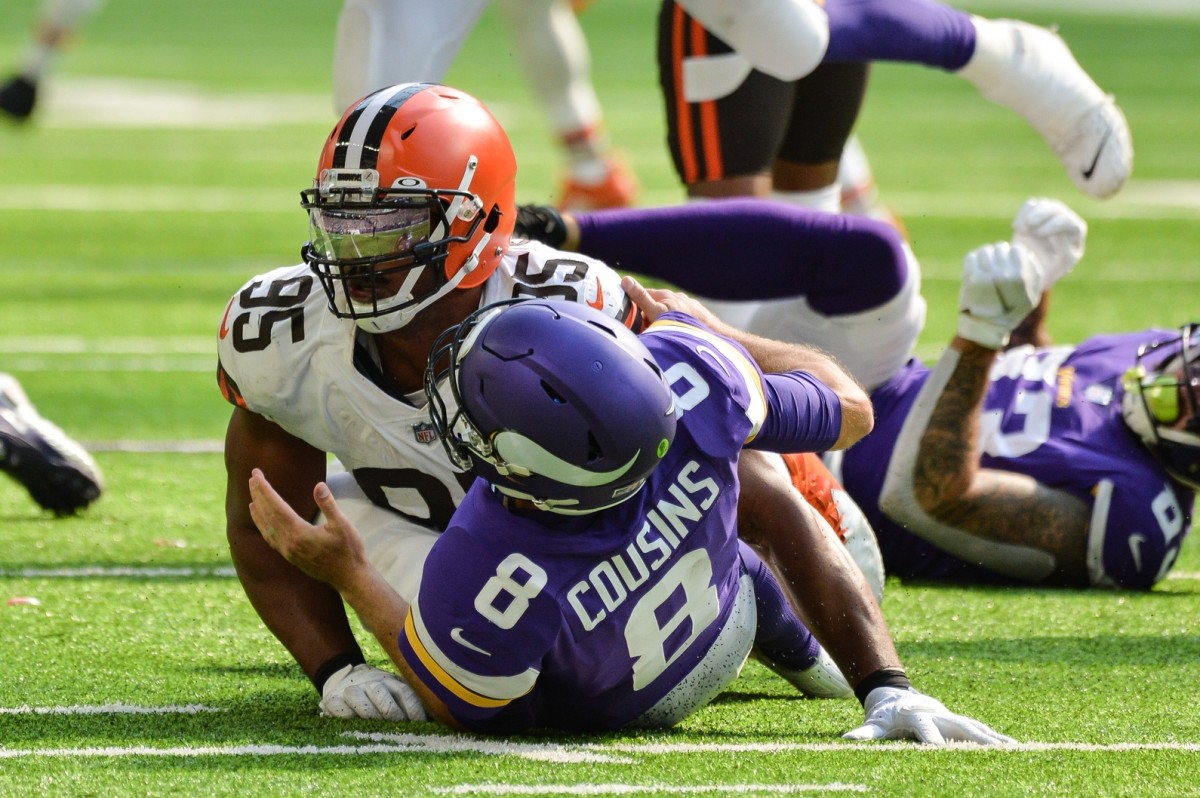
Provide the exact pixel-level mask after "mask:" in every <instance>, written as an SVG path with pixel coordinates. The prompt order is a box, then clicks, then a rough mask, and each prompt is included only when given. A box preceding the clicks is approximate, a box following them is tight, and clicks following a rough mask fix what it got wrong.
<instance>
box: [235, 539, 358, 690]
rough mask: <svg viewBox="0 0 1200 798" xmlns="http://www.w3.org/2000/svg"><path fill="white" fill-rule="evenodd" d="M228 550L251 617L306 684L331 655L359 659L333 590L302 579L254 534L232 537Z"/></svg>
mask: <svg viewBox="0 0 1200 798" xmlns="http://www.w3.org/2000/svg"><path fill="white" fill-rule="evenodd" d="M234 541H236V542H234ZM230 551H231V554H232V558H233V563H234V567H235V568H236V570H237V573H238V578H239V579H240V580H241V583H242V588H243V590H245V592H246V596H247V598H249V599H250V603H251V605H252V606H253V607H254V610H255V612H257V613H258V616H259V618H261V619H262V622H263V623H264V624H265V625H266V627H267V628H268V629H269V630H270V631H271V634H273V635H274V636H275V637H276V638H277V639H278V640H279V642H280V643H282V644H283V645H284V647H285V648H286V649H287V650H288V652H289V653H290V654H291V655H292V657H293V658H294V659H295V660H296V662H297V664H299V665H300V668H301V669H302V670H303V671H304V673H305V675H306V676H308V678H309V679H310V680H311V679H314V678H315V676H316V674H317V671H318V670H319V669H320V668H321V666H322V665H323V664H325V663H326V662H328V661H329V660H330V659H331V658H333V657H335V656H339V655H343V654H345V655H351V656H353V655H355V654H357V655H358V656H359V657H360V658H361V650H360V648H359V645H358V642H357V641H356V640H355V639H354V633H353V632H352V631H351V629H350V624H349V622H348V621H347V619H346V612H345V609H344V607H343V604H342V599H341V597H340V596H339V595H338V593H337V591H336V590H334V589H333V588H331V587H329V586H328V585H326V584H324V583H322V582H318V581H316V580H314V579H310V578H309V577H307V576H305V575H304V574H303V573H302V572H301V571H300V570H299V569H297V568H296V567H295V566H293V565H291V564H290V563H288V562H287V561H286V560H284V559H283V557H281V556H280V555H279V554H278V553H277V552H275V551H274V550H273V549H271V548H270V546H268V545H267V544H266V542H265V541H264V540H263V539H262V537H261V536H260V535H259V534H258V531H257V530H254V532H253V533H249V532H247V533H245V534H243V535H241V536H240V537H239V536H236V535H234V536H232V540H231V544H230ZM360 661H361V659H360ZM318 689H319V686H318Z"/></svg>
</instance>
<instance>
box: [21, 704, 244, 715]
mask: <svg viewBox="0 0 1200 798" xmlns="http://www.w3.org/2000/svg"><path fill="white" fill-rule="evenodd" d="M224 711H225V710H223V709H220V708H218V707H206V706H204V705H203V704H185V705H183V706H165V707H142V706H137V705H134V704H122V703H120V702H118V703H116V704H102V705H99V706H69V707H0V715H199V714H201V713H204V712H224Z"/></svg>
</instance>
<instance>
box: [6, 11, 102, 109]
mask: <svg viewBox="0 0 1200 798" xmlns="http://www.w3.org/2000/svg"><path fill="white" fill-rule="evenodd" d="M102 5H103V0H42V2H41V4H40V5H39V6H38V10H37V18H36V19H35V20H34V23H33V31H32V33H31V35H30V37H29V41H28V42H27V43H26V45H25V52H24V55H23V56H22V57H21V61H20V64H19V66H18V68H17V72H16V74H15V75H13V76H12V77H11V78H9V79H8V81H6V82H5V83H4V84H3V85H0V111H3V112H4V113H5V114H7V115H8V116H9V117H11V118H12V119H15V120H17V121H21V120H25V119H28V118H29V117H30V116H31V115H32V114H33V109H34V107H35V106H36V105H37V97H38V86H39V84H40V83H41V81H42V79H43V78H45V76H46V75H47V74H48V73H49V72H50V70H51V69H53V68H54V66H55V64H56V63H57V62H58V58H59V56H60V55H61V54H62V53H63V51H64V50H66V48H67V47H68V46H69V45H70V44H71V42H72V41H73V39H74V38H75V35H76V33H77V32H78V30H79V29H80V28H81V27H82V26H83V24H84V23H85V22H86V21H87V19H88V17H90V16H91V15H92V14H94V13H95V12H96V11H97V10H99V8H100V7H101V6H102Z"/></svg>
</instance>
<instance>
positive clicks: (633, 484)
mask: <svg viewBox="0 0 1200 798" xmlns="http://www.w3.org/2000/svg"><path fill="white" fill-rule="evenodd" d="M625 285H626V290H627V292H628V293H629V294H630V296H632V297H633V298H634V300H635V301H636V302H637V303H638V304H639V306H640V307H641V309H642V310H643V312H644V313H645V314H646V316H647V318H649V319H652V320H653V322H654V323H653V324H651V325H650V327H649V328H648V329H647V330H646V331H645V332H644V333H642V335H641V336H637V335H635V334H633V333H632V332H631V331H629V330H628V329H627V328H626V327H625V326H623V325H622V324H620V323H619V322H618V321H616V320H614V319H612V318H611V317H610V316H607V315H605V314H602V313H600V312H599V311H596V310H594V309H591V308H587V307H585V306H582V305H579V304H574V303H562V302H552V301H546V300H528V299H526V300H512V301H509V302H505V303H502V304H500V305H493V306H487V307H484V308H482V309H481V310H479V311H477V312H476V313H473V314H472V315H471V316H469V317H468V318H467V319H466V320H465V321H464V322H463V323H461V324H459V325H457V326H454V327H451V328H450V329H448V330H447V331H446V332H445V333H444V334H443V335H442V336H441V337H440V338H439V339H438V340H437V342H435V345H434V347H433V350H432V352H431V354H430V358H429V368H428V371H427V372H426V377H425V385H426V393H427V395H428V397H429V401H430V408H431V416H432V418H433V421H434V426H435V427H436V429H437V431H438V434H439V437H440V438H441V439H442V442H443V443H444V445H445V448H446V452H447V454H448V456H449V458H450V460H451V461H453V462H454V463H455V464H456V465H458V466H459V467H460V468H463V469H465V470H467V471H468V472H469V473H471V474H472V475H474V476H476V477H477V480H476V481H475V483H474V484H473V485H472V486H471V488H470V490H469V492H468V494H467V497H466V498H465V499H464V501H463V502H462V504H461V505H460V506H459V509H458V510H457V512H456V513H455V515H454V518H453V519H452V520H451V523H450V525H449V526H448V527H447V529H446V530H445V532H444V533H443V534H442V535H441V537H440V538H439V539H438V541H437V542H436V543H435V545H434V546H433V549H432V550H431V551H430V553H429V555H428V557H427V559H426V562H425V571H426V573H425V578H424V579H423V580H422V582H421V587H420V589H419V591H418V593H417V596H416V597H415V599H414V600H413V601H412V602H411V603H409V602H406V601H405V600H404V599H403V598H401V597H400V596H399V595H398V594H397V593H396V592H395V591H394V590H392V589H391V588H390V586H388V585H387V583H386V581H385V580H383V579H382V578H381V577H380V575H379V574H378V572H377V571H376V570H375V569H374V568H373V566H372V565H371V564H370V562H369V560H368V559H367V558H366V556H365V552H364V549H363V546H362V543H361V540H360V538H359V537H358V535H357V533H356V532H355V531H354V528H353V526H352V525H351V524H350V523H349V522H348V521H347V520H346V519H345V518H344V517H343V516H341V515H340V513H339V511H338V510H337V507H336V504H335V503H334V502H333V500H332V498H331V495H330V493H329V491H328V490H327V489H325V488H324V487H323V486H319V487H318V489H317V492H316V494H315V498H316V500H317V501H318V503H319V504H320V505H321V507H322V510H323V511H324V512H325V515H326V517H327V518H328V519H329V522H328V523H326V524H323V525H319V526H317V525H312V524H309V523H308V522H306V521H304V520H303V519H301V518H300V517H299V516H298V515H296V513H295V512H294V511H293V510H292V509H291V508H290V507H289V506H288V505H287V504H286V503H285V502H283V501H282V500H281V499H280V498H279V497H278V496H277V495H275V494H274V492H273V491H272V490H271V489H270V486H269V483H267V482H266V480H265V478H264V477H263V475H262V473H261V472H258V471H256V472H255V473H254V475H253V476H252V478H251V480H250V491H251V495H252V504H251V506H250V510H251V513H252V514H253V517H254V519H255V521H256V523H257V524H258V526H259V528H260V529H261V530H262V532H263V534H264V536H265V538H266V540H267V541H268V542H269V543H270V544H271V545H272V546H273V547H275V548H276V549H277V550H278V551H280V553H281V554H283V555H284V556H285V557H287V558H288V560H289V561H290V562H292V563H294V564H296V565H297V566H298V567H300V568H302V569H303V570H304V571H305V572H306V573H309V574H310V575H311V576H313V577H314V578H317V579H320V580H322V581H326V582H328V583H330V584H331V585H333V586H334V587H336V588H337V589H338V590H339V591H340V592H341V594H342V595H343V596H344V597H345V598H346V600H347V601H348V602H349V603H350V604H351V606H352V607H353V608H354V609H355V610H356V611H357V612H358V613H359V615H360V616H361V617H362V618H363V621H364V623H365V624H366V626H367V627H368V628H370V629H371V630H372V631H373V632H374V633H375V634H376V636H377V638H378V639H379V641H380V643H381V644H382V645H383V646H384V648H385V649H386V650H387V651H388V652H389V654H390V656H391V657H392V658H393V660H394V661H395V662H396V664H397V666H398V667H399V668H400V669H401V670H402V672H404V674H405V675H406V676H407V677H408V679H409V682H410V683H411V684H412V685H413V687H414V688H415V690H416V693H417V695H419V696H420V698H421V702H422V704H423V705H424V706H425V707H426V708H428V710H429V711H430V713H431V714H432V715H433V716H434V717H435V718H436V719H438V720H440V721H442V722H443V723H445V724H447V725H449V726H452V727H455V728H465V729H469V730H473V731H486V732H498V733H499V732H515V731H522V730H526V729H529V728H531V727H548V728H556V729H571V730H575V729H600V730H604V729H616V728H621V727H628V726H636V727H658V728H661V727H669V726H671V725H674V724H675V723H677V722H678V721H679V720H681V719H682V718H684V717H686V716H687V715H689V714H690V713H692V712H694V711H695V710H696V709H698V708H700V707H702V706H704V705H705V704H707V703H708V702H709V701H710V700H711V699H712V698H714V697H715V696H716V695H717V694H718V693H720V692H721V691H722V690H723V689H724V687H725V686H726V685H728V684H729V683H730V682H732V681H733V680H734V679H735V678H736V677H737V674H738V673H739V672H740V670H741V667H742V664H743V663H744V662H745V660H746V657H747V656H748V655H749V654H750V652H751V650H752V648H753V647H754V646H755V645H756V643H758V642H759V640H758V637H757V630H758V626H759V619H760V618H761V620H762V622H763V623H764V624H768V625H771V624H774V623H775V621H776V620H777V619H778V618H779V617H780V616H783V615H785V614H786V612H785V608H784V607H781V606H780V601H781V600H782V599H781V595H780V591H779V588H778V586H777V585H776V584H775V583H774V580H773V579H772V577H771V575H770V572H769V571H768V570H767V569H765V568H764V567H763V566H762V563H761V562H760V561H759V559H758V557H757V556H755V555H754V553H753V551H752V550H751V549H750V548H749V546H747V545H746V544H745V543H743V542H741V541H739V540H738V538H737V520H736V519H737V514H738V506H737V505H738V484H739V483H738V459H739V456H740V454H741V451H742V448H743V447H744V446H745V447H750V448H757V449H762V450H767V451H771V450H775V451H780V452H790V451H801V450H811V449H813V448H819V449H826V448H839V449H840V448H843V447H845V446H846V445H848V444H850V443H853V442H854V441H855V440H857V439H858V437H859V435H860V434H862V433H864V432H866V431H868V430H869V429H870V420H869V417H867V418H866V419H863V418H861V417H849V418H848V417H846V416H845V415H843V410H846V411H854V415H856V414H857V412H856V411H857V406H858V404H859V402H865V401H866V395H865V393H863V392H862V391H861V389H858V388H857V387H856V386H854V384H853V381H852V380H850V378H849V377H848V376H847V375H846V374H845V373H844V372H842V371H841V370H840V369H839V368H838V367H837V365H836V364H835V363H833V361H831V360H828V359H827V358H825V357H824V356H823V355H821V354H820V353H818V352H816V351H814V350H810V349H807V348H804V347H800V346H795V347H793V349H792V354H791V357H792V360H793V362H794V363H795V364H796V365H797V366H798V368H797V369H796V370H792V371H788V372H786V373H769V374H763V373H762V372H761V371H760V369H759V366H758V363H757V362H756V359H755V355H754V353H755V352H756V351H758V352H761V353H763V354H764V355H766V354H768V353H770V354H769V356H770V357H773V358H776V359H778V358H779V357H781V356H782V353H781V352H780V351H779V347H778V346H777V345H776V344H775V342H770V341H765V340H756V339H754V338H753V337H752V336H746V335H743V334H738V333H734V331H732V330H731V329H729V328H724V331H726V332H729V333H731V334H733V335H734V336H736V339H737V341H740V342H742V343H744V344H745V348H743V346H742V345H741V344H739V343H738V342H735V340H734V338H732V337H725V336H723V335H720V334H717V333H716V332H714V330H713V329H712V327H710V326H708V325H706V324H703V323H701V322H700V321H697V319H696V318H695V317H694V315H689V314H688V313H685V312H683V311H684V310H687V311H690V312H691V314H698V315H700V316H701V317H703V318H705V320H706V321H707V322H708V324H709V325H714V326H716V327H717V329H722V328H721V325H720V324H719V322H717V321H716V319H715V317H712V316H711V315H709V314H707V313H706V312H705V311H704V310H703V307H702V306H701V305H699V303H697V302H695V301H694V300H690V299H689V298H687V297H684V296H677V295H674V294H673V293H672V292H669V291H662V290H660V291H657V292H655V294H654V295H651V294H649V293H648V292H646V291H645V290H644V289H642V288H641V286H639V285H638V284H637V283H636V282H634V281H633V280H632V278H626V281H625ZM447 384H448V385H449V387H450V391H449V393H447V392H446V391H445V390H443V386H444V385H447ZM831 386H832V387H831ZM835 387H836V390H835ZM892 656H893V657H894V653H893V654H892ZM898 665H899V662H898V660H897V661H894V662H892V663H891V664H890V667H881V668H879V669H877V670H876V671H873V672H872V673H870V674H868V675H867V676H866V677H865V678H864V679H862V680H861V681H860V682H859V683H858V687H857V691H856V692H857V693H858V694H859V696H860V698H861V699H862V700H863V703H864V707H865V709H866V720H865V722H864V724H863V725H862V726H860V727H858V728H856V729H854V730H852V731H850V732H848V733H847V736H848V737H850V738H852V739H878V738H885V737H886V738H898V737H909V738H915V739H920V740H924V741H926V742H931V743H941V742H944V741H952V740H963V741H972V742H978V743H987V744H993V743H1005V742H1011V738H1008V737H1006V736H1004V735H1001V734H997V733H996V732H994V731H993V730H991V729H990V728H988V727H987V726H985V725H983V724H981V723H979V722H978V721H975V720H973V719H971V718H967V717H964V716H961V715H956V714H954V713H951V712H949V711H948V710H947V709H946V708H945V707H944V706H943V705H942V704H941V703H940V702H938V701H936V700H935V699H932V698H930V697H929V696H926V695H923V694H921V693H919V692H917V691H915V690H913V689H912V687H911V685H910V684H909V683H908V680H907V678H906V677H905V676H904V675H903V671H901V670H900V669H899V668H898Z"/></svg>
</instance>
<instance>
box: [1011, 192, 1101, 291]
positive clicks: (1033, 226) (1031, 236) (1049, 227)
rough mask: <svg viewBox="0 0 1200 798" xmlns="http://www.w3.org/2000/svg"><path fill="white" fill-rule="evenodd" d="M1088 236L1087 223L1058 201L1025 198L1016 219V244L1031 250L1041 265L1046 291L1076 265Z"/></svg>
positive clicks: (1014, 222)
mask: <svg viewBox="0 0 1200 798" xmlns="http://www.w3.org/2000/svg"><path fill="white" fill-rule="evenodd" d="M1086 238H1087V222H1085V221H1084V220H1083V219H1081V218H1080V216H1079V214H1077V213H1075V211H1073V210H1071V209H1070V208H1068V207H1067V206H1066V205H1063V204H1062V203H1061V202H1059V201H1058V200H1052V199H1029V200H1025V204H1024V205H1022V206H1021V210H1019V211H1017V215H1016V218H1014V219H1013V238H1012V241H1013V243H1014V244H1016V245H1018V246H1021V247H1024V248H1025V249H1027V250H1029V251H1030V252H1032V253H1033V254H1034V255H1035V256H1036V257H1037V259H1038V262H1039V263H1041V264H1042V271H1043V273H1044V275H1045V285H1043V286H1042V290H1043V291H1048V290H1050V288H1051V287H1053V285H1054V284H1055V283H1057V282H1058V281H1059V280H1061V279H1062V278H1063V277H1066V276H1067V274H1068V273H1069V272H1070V271H1071V269H1073V268H1075V264H1076V263H1078V262H1079V259H1080V258H1082V257H1083V242H1084V239H1086Z"/></svg>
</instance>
